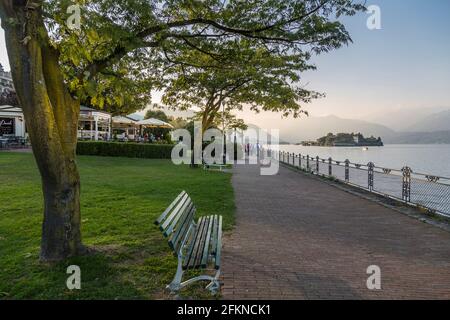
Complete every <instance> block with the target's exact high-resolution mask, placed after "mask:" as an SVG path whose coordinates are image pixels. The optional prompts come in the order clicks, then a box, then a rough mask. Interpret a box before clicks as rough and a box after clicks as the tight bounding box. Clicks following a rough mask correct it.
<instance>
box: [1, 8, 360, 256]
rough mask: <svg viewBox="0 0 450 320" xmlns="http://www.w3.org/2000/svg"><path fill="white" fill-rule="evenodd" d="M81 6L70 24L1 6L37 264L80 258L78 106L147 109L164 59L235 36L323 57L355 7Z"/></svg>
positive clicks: (43, 12)
mask: <svg viewBox="0 0 450 320" xmlns="http://www.w3.org/2000/svg"><path fill="white" fill-rule="evenodd" d="M80 3H81V5H80V6H81V10H80V11H81V13H82V17H81V19H82V20H81V24H80V25H78V24H77V23H76V21H77V19H76V14H77V10H74V11H71V10H69V13H67V12H68V10H67V9H68V7H69V5H72V4H73V3H72V2H71V1H68V0H64V1H55V0H47V1H44V0H29V1H28V0H27V1H25V0H19V1H17V0H14V1H13V0H0V18H1V22H2V27H3V29H4V31H5V39H6V47H7V51H8V56H9V61H10V65H11V72H12V77H13V80H14V86H15V89H16V92H17V96H18V99H19V102H20V105H21V106H22V109H23V112H24V116H25V119H26V120H27V129H28V133H29V137H30V140H31V143H32V145H33V153H34V157H35V159H36V163H37V166H38V168H39V171H40V174H41V178H42V188H43V195H44V219H43V226H42V241H41V254H40V257H41V259H42V260H43V261H58V260H62V259H65V258H67V257H69V256H76V255H80V254H83V253H85V252H86V248H85V246H84V245H83V244H82V239H81V230H80V224H81V214H80V176H79V172H78V169H77V164H76V156H75V152H76V144H77V127H78V119H79V112H80V102H81V101H86V100H87V99H89V102H90V104H91V105H93V106H96V107H98V108H103V107H105V106H115V108H117V109H120V108H121V107H123V108H128V106H130V105H131V106H133V105H137V106H142V105H145V104H146V103H147V102H148V100H149V97H150V91H151V90H152V89H155V88H159V87H160V86H161V84H160V82H159V81H160V80H159V79H160V77H161V75H162V74H163V72H164V69H162V68H161V64H162V63H165V62H167V61H169V60H170V61H171V63H174V64H179V65H183V64H184V62H185V61H183V60H179V59H178V56H179V57H186V54H187V52H197V51H200V52H202V51H206V52H209V51H210V50H209V48H211V50H214V52H219V53H221V51H222V48H227V47H230V46H231V44H232V43H234V42H236V41H240V40H241V39H247V41H248V42H249V46H250V47H252V48H262V49H266V48H267V50H268V51H270V52H271V53H273V54H277V55H280V56H285V57H288V56H305V55H306V53H307V52H314V53H321V52H327V51H330V50H332V49H334V48H339V47H340V46H342V45H344V44H346V43H348V42H349V41H350V36H349V34H348V32H347V31H346V30H345V28H344V26H343V25H342V24H341V23H340V22H338V21H337V20H336V19H335V18H336V16H341V15H353V14H354V13H355V12H356V11H358V10H362V9H363V6H362V5H360V4H355V3H353V1H351V0H305V1H286V0H260V1H252V2H247V1H237V0H232V1H227V2H223V1H219V0H204V1H194V0H191V1H188V0H186V1H180V0H165V1H163V0H154V1H152V0H122V1H117V0H97V1H90V2H80ZM73 15H75V19H74V17H73ZM73 20H75V23H73V22H74V21H73ZM68 22H70V23H68ZM193 41H195V43H196V44H195V45H194V46H191V43H192V42H193ZM212 46H213V47H212ZM209 53H211V52H209ZM173 55H174V56H173ZM234 58H235V59H236V60H238V61H239V60H240V57H239V56H236V57H234ZM200 67H202V68H203V67H205V66H200ZM117 109H116V111H118V110H117Z"/></svg>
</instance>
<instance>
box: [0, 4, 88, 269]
mask: <svg viewBox="0 0 450 320" xmlns="http://www.w3.org/2000/svg"><path fill="white" fill-rule="evenodd" d="M25 3H26V1H11V0H10V1H7V0H1V1H0V15H1V20H2V27H3V29H4V30H5V39H6V47H7V50H8V56H9V61H10V65H11V72H12V77H13V80H14V86H15V89H16V92H17V96H18V98H19V102H20V104H21V106H22V109H23V113H24V117H25V120H26V122H27V129H28V133H29V137H30V140H31V143H32V147H33V154H34V156H35V159H36V163H37V166H38V168H39V171H40V174H41V178H42V189H43V195H44V219H43V225H42V243H41V259H42V260H43V261H59V260H62V259H65V258H67V257H70V256H74V255H79V254H81V253H83V252H84V247H83V245H82V243H81V231H80V220H81V219H80V177H79V174H78V169H77V164H76V161H75V153H76V143H77V127H78V117H79V107H80V103H79V102H78V101H77V100H76V99H74V98H73V97H72V96H71V95H70V94H69V92H68V90H67V88H66V86H65V83H64V80H63V75H62V73H61V71H60V67H59V57H58V52H57V51H56V50H55V49H54V48H53V47H52V46H51V44H50V41H49V38H48V32H47V30H46V28H45V25H44V22H43V18H42V13H41V11H40V9H39V8H37V9H28V8H26V4H25Z"/></svg>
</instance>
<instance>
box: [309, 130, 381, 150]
mask: <svg viewBox="0 0 450 320" xmlns="http://www.w3.org/2000/svg"><path fill="white" fill-rule="evenodd" d="M301 144H302V145H303V146H320V147H382V146H384V143H383V141H382V140H381V138H380V137H378V138H375V137H374V136H371V137H369V138H365V137H364V136H363V135H362V134H361V133H356V134H355V133H338V134H336V135H335V134H333V133H329V134H327V135H326V136H324V137H321V138H319V139H317V141H304V142H302V143H301Z"/></svg>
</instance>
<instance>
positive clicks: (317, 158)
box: [316, 156, 320, 174]
mask: <svg viewBox="0 0 450 320" xmlns="http://www.w3.org/2000/svg"><path fill="white" fill-rule="evenodd" d="M319 160H320V158H319V156H317V157H316V171H317V174H319V172H320V164H319Z"/></svg>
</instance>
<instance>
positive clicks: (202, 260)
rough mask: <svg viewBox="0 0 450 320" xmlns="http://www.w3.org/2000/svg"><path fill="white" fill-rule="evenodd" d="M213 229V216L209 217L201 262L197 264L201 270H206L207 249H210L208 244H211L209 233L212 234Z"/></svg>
mask: <svg viewBox="0 0 450 320" xmlns="http://www.w3.org/2000/svg"><path fill="white" fill-rule="evenodd" d="M213 228H214V216H210V218H209V227H208V233H207V234H206V239H205V245H204V249H203V255H202V257H201V261H200V263H199V265H200V266H201V267H202V268H206V266H207V265H208V257H209V249H210V244H211V233H212V230H213Z"/></svg>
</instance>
